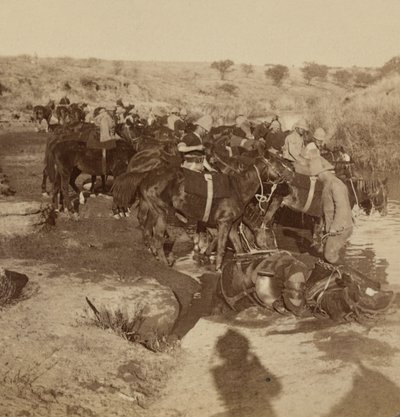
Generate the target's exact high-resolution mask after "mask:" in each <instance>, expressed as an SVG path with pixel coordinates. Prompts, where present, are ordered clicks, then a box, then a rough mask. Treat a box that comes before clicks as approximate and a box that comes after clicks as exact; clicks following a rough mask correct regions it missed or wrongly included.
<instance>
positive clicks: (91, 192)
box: [90, 175, 96, 194]
mask: <svg viewBox="0 0 400 417" xmlns="http://www.w3.org/2000/svg"><path fill="white" fill-rule="evenodd" d="M90 178H91V179H90V181H91V184H90V194H94V187H95V185H96V175H92V176H91V177H90Z"/></svg>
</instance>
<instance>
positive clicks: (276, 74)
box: [265, 65, 289, 86]
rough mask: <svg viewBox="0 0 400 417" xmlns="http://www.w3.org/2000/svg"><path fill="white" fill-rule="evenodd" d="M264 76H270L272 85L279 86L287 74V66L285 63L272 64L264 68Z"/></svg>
mask: <svg viewBox="0 0 400 417" xmlns="http://www.w3.org/2000/svg"><path fill="white" fill-rule="evenodd" d="M265 76H266V77H268V78H271V79H272V82H273V83H274V85H276V86H279V85H281V83H282V81H283V80H284V79H285V78H287V77H288V76H289V68H288V67H286V66H285V65H274V66H273V67H271V68H268V69H267V70H265Z"/></svg>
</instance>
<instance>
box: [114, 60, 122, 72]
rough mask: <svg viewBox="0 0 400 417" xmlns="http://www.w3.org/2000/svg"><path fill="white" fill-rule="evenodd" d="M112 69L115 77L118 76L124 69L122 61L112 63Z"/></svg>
mask: <svg viewBox="0 0 400 417" xmlns="http://www.w3.org/2000/svg"><path fill="white" fill-rule="evenodd" d="M113 69H114V74H115V75H120V74H121V72H122V70H123V69H124V63H123V62H122V61H113Z"/></svg>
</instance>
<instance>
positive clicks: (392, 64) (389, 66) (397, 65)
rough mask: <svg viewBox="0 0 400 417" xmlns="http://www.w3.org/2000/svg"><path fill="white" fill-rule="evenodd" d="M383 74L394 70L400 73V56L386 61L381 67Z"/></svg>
mask: <svg viewBox="0 0 400 417" xmlns="http://www.w3.org/2000/svg"><path fill="white" fill-rule="evenodd" d="M380 72H381V74H382V75H383V76H385V75H389V74H391V73H393V72H397V73H400V56H395V57H393V58H392V59H390V60H389V61H388V62H386V63H385V64H384V65H383V66H382V68H381V71H380Z"/></svg>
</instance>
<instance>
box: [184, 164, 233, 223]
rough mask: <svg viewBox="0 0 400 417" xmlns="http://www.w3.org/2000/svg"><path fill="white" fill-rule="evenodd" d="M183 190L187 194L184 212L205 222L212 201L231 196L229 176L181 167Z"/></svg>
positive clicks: (208, 215)
mask: <svg viewBox="0 0 400 417" xmlns="http://www.w3.org/2000/svg"><path fill="white" fill-rule="evenodd" d="M182 172H183V178H184V190H185V193H186V194H188V197H187V204H186V205H187V207H186V210H185V211H186V212H188V213H191V216H192V217H193V216H194V217H196V218H198V219H202V221H203V222H205V223H207V221H208V219H209V217H210V213H211V209H212V205H213V201H214V200H216V199H220V198H228V197H230V196H231V190H230V186H229V177H228V176H227V175H225V174H220V173H203V172H196V171H191V170H190V169H186V168H182Z"/></svg>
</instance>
